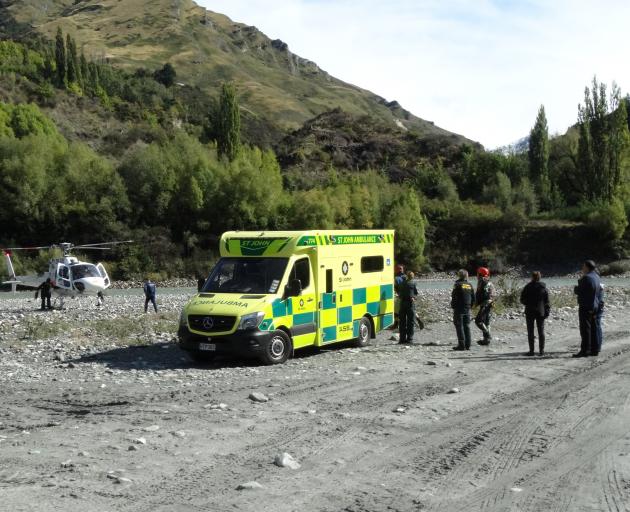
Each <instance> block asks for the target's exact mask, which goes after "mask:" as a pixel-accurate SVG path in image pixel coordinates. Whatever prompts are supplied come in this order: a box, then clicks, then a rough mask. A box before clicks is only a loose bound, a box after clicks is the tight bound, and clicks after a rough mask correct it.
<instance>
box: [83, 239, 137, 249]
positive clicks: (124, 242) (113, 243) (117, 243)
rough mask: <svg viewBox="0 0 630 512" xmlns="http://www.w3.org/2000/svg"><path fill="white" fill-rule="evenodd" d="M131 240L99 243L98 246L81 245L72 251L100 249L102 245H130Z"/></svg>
mask: <svg viewBox="0 0 630 512" xmlns="http://www.w3.org/2000/svg"><path fill="white" fill-rule="evenodd" d="M132 243H133V240H120V241H117V242H101V243H98V244H81V245H75V246H73V248H74V249H83V248H86V247H102V246H103V245H120V244H132Z"/></svg>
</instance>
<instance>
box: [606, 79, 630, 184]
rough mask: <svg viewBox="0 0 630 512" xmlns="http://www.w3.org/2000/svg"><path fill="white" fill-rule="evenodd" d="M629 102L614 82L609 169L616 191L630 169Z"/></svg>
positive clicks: (610, 120)
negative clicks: (629, 168)
mask: <svg viewBox="0 0 630 512" xmlns="http://www.w3.org/2000/svg"><path fill="white" fill-rule="evenodd" d="M628 106H630V105H628V104H627V100H624V99H623V97H622V95H621V90H620V89H619V86H618V85H617V84H616V83H615V82H613V84H612V90H611V93H610V110H611V114H610V116H609V119H608V121H609V130H610V133H609V152H610V153H609V167H610V180H611V182H612V184H613V187H614V189H615V191H617V189H618V188H619V186H620V185H621V184H622V183H623V182H624V181H626V179H627V177H628V167H630V155H629V154H628V153H629V149H630V132H629V130H628V109H627V107H628Z"/></svg>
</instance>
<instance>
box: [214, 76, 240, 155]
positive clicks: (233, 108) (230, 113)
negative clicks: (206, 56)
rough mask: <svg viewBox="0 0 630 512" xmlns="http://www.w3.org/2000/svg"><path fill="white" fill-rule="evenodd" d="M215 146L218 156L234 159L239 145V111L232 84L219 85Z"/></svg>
mask: <svg viewBox="0 0 630 512" xmlns="http://www.w3.org/2000/svg"><path fill="white" fill-rule="evenodd" d="M217 123H218V126H217V130H216V136H217V148H218V151H219V156H220V157H224V156H225V157H226V158H227V159H228V160H230V161H232V160H234V159H235V158H236V157H237V156H238V153H239V151H240V147H241V113H240V109H239V106H238V101H237V100H236V90H235V88H234V85H233V84H226V83H224V84H223V86H222V87H221V97H220V99H219V112H218V119H217Z"/></svg>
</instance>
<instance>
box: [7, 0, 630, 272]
mask: <svg viewBox="0 0 630 512" xmlns="http://www.w3.org/2000/svg"><path fill="white" fill-rule="evenodd" d="M18 3H19V2H18ZM191 12H192V11H191ZM194 12H195V13H196V12H197V11H194ZM68 15H69V14H68V13H66V14H65V16H68ZM84 15H85V13H84ZM90 16H91V17H97V18H98V13H92V14H91V15H90ZM189 16H192V14H190V13H189ZM195 16H196V14H195ZM13 19H14V20H16V23H17V24H16V25H15V26H14V27H13V29H12V30H13V32H14V33H15V34H19V33H20V25H19V23H18V21H19V19H18V18H15V17H14V18H13ZM90 19H91V18H90ZM198 21H199V20H198ZM206 21H207V19H206ZM222 23H224V20H223V21H222ZM42 26H43V27H44V29H42V31H41V32H40V34H39V37H36V38H31V39H29V40H28V42H26V41H25V40H24V41H21V40H20V39H19V38H18V37H17V36H15V39H9V38H7V39H5V40H3V41H0V185H1V186H0V202H1V203H2V205H3V208H2V209H1V210H0V225H1V226H2V230H1V232H0V244H2V245H11V244H14V243H15V244H20V245H22V244H29V245H30V244H33V243H49V242H51V241H59V240H62V239H68V240H71V241H73V242H75V243H80V242H88V241H94V240H105V239H116V238H133V239H134V240H135V241H136V242H137V243H136V244H134V245H133V246H130V247H123V248H120V249H116V250H114V251H112V253H111V254H108V255H107V259H109V260H110V261H109V263H108V266H109V268H110V271H111V273H112V275H113V276H114V277H115V278H117V279H130V278H138V277H141V276H142V274H146V273H151V275H152V276H153V277H155V278H167V277H172V276H184V275H189V276H190V275H193V274H199V273H205V272H206V271H207V267H208V261H209V260H212V259H213V258H214V255H215V251H216V243H217V240H218V236H219V235H220V233H222V232H223V231H225V230H229V229H237V230H239V229H252V230H257V229H260V230H263V229H278V230H280V229H282V230H284V229H331V228H340V229H368V228H378V227H388V228H394V229H396V231H397V234H398V236H397V245H396V252H397V258H398V259H399V260H400V261H403V262H405V263H407V264H408V265H410V266H412V267H415V268H430V267H433V268H437V269H447V268H454V267H458V266H466V265H468V266H471V267H472V266H474V265H477V264H479V263H484V264H487V265H490V266H492V267H493V269H495V270H499V271H502V270H506V269H508V268H509V267H510V265H514V264H525V263H532V264H539V263H544V262H545V258H546V257H547V256H550V257H551V258H554V257H556V258H557V259H558V260H561V258H568V259H569V261H571V262H572V261H574V260H579V259H580V258H581V257H582V256H583V255H582V251H584V252H589V255H591V256H594V257H598V258H607V259H610V260H612V259H621V258H623V257H624V256H625V255H626V253H627V251H626V247H627V246H628V242H629V241H628V239H627V238H626V228H627V226H628V212H629V211H630V187H629V186H628V172H629V167H630V150H629V148H630V142H629V135H628V105H629V102H628V99H627V98H624V97H623V96H622V93H621V91H620V90H619V89H618V88H617V87H616V86H615V85H613V86H612V88H611V89H610V92H608V90H607V88H606V86H605V85H604V84H600V83H598V82H597V80H596V79H594V80H593V83H592V85H591V86H590V87H588V88H587V89H586V91H585V98H584V101H583V105H581V106H580V107H579V109H578V124H577V125H576V126H575V127H573V128H572V129H570V130H569V131H568V132H567V134H566V135H563V136H560V137H556V138H550V137H549V134H548V130H547V120H546V115H545V111H544V108H543V107H541V109H540V111H539V113H538V116H537V118H536V120H535V124H534V126H533V129H532V132H531V134H530V139H529V141H530V143H529V150H527V149H525V150H523V151H520V152H519V151H516V150H513V151H495V152H489V151H485V150H484V149H483V148H482V147H481V146H479V145H478V144H475V143H473V142H471V141H468V140H467V139H464V138H463V137H459V136H457V135H454V134H449V133H448V132H445V131H443V130H440V129H438V128H436V127H432V124H431V123H427V122H426V121H422V120H420V119H418V118H414V117H413V116H411V117H409V116H410V115H408V116H407V117H406V118H405V115H406V114H404V112H403V111H402V109H400V107H399V106H397V105H389V106H388V107H387V108H386V111H387V112H389V114H387V115H385V114H384V112H385V110H383V109H382V108H381V107H382V106H383V105H381V104H378V105H379V106H373V107H365V108H361V109H359V110H357V109H356V108H352V107H351V106H350V104H349V103H348V98H349V96H348V97H346V96H343V94H342V95H341V96H340V97H339V98H338V99H337V100H334V101H333V100H330V96H328V95H329V94H330V91H328V90H327V92H326V95H324V93H323V92H321V91H319V90H317V89H313V91H312V92H313V94H314V96H313V97H310V99H309V101H310V102H312V101H314V100H315V98H316V97H318V96H317V95H318V94H320V93H321V94H322V98H323V97H325V98H327V100H326V101H323V102H322V104H324V103H326V104H325V105H323V106H321V108H318V109H315V110H313V111H310V112H309V113H308V115H310V116H311V119H310V120H306V122H304V120H305V119H306V117H305V116H306V113H305V112H302V114H301V115H302V118H300V116H295V115H293V114H294V113H295V112H294V113H293V114H291V113H289V112H287V111H285V118H284V119H285V120H288V119H289V118H291V119H292V121H291V122H288V121H287V122H286V123H280V122H278V115H280V114H279V113H277V112H276V113H274V115H269V116H267V117H265V116H263V115H261V112H262V110H261V109H260V108H259V109H258V110H257V111H254V110H253V108H254V104H255V103H256V101H261V99H260V98H258V99H256V100H253V99H252V92H251V91H249V90H248V89H247V88H248V87H250V86H251V84H250V83H249V82H239V81H238V80H239V75H238V73H227V74H225V76H222V80H221V81H220V84H219V83H217V84H216V87H214V88H213V89H209V88H207V87H201V86H196V85H186V84H183V83H180V82H179V81H178V80H180V78H179V77H180V73H182V75H183V76H187V77H190V69H189V66H188V65H186V64H182V69H183V71H182V69H180V68H179V67H178V60H177V59H174V61H173V63H171V62H164V61H156V60H155V59H154V58H153V57H154V56H153V57H152V58H150V59H147V60H146V61H144V62H145V66H144V67H141V66H139V65H136V64H137V63H136V64H134V62H135V61H134V60H133V59H131V60H128V61H123V59H122V57H121V55H122V54H121V53H120V52H119V53H116V58H114V59H111V60H110V59H109V58H104V57H102V56H101V57H98V56H96V54H95V53H94V51H86V48H87V49H88V50H89V49H90V48H91V49H92V50H93V40H92V39H91V36H90V35H88V34H89V33H91V32H89V31H88V30H87V29H85V27H84V29H82V30H76V31H73V34H75V35H71V34H67V33H65V32H64V31H63V29H62V28H61V25H60V24H57V25H55V26H54V27H53V26H52V25H50V24H45V25H42ZM241 30H245V29H244V28H243V26H241ZM82 35H83V36H84V37H86V40H85V41H84V40H79V39H78V38H79V37H81V36H82ZM5 36H6V27H5ZM75 37H77V39H76V40H75ZM257 37H258V36H257ZM261 37H262V36H261ZM272 43H273V44H275V45H276V46H278V45H279V43H276V42H270V43H269V44H272ZM230 44H233V42H232V43H230ZM91 45H92V46H91ZM134 48H135V49H136V50H137V47H136V46H133V45H132V48H130V49H129V52H131V53H130V55H133V51H134ZM272 49H273V51H278V50H277V48H275V47H274V48H272ZM119 50H120V49H119ZM265 51H266V50H265ZM270 51H271V50H270ZM294 57H295V56H294ZM248 58H249V57H248ZM295 58H296V59H298V58H297V57H295ZM247 62H250V61H247ZM150 65H153V67H151V68H149V67H147V66H150ZM272 68H273V66H272ZM270 69H271V68H270ZM272 71H273V72H274V73H276V74H277V73H279V72H280V70H279V68H277V67H276V68H273V69H271V71H270V70H267V71H264V70H262V69H261V70H258V71H256V72H259V73H260V78H261V79H262V78H264V77H267V78H269V80H270V84H271V83H273V84H274V86H276V87H280V86H279V85H278V84H277V83H276V82H275V81H274V80H273V79H272V77H270V76H268V74H269V73H271V72H272ZM320 72H321V70H320ZM318 73H319V72H318ZM274 76H275V75H274ZM320 79H321V76H320V75H319V74H316V75H314V76H313V77H311V80H312V82H313V83H314V84H320V82H319V80H320ZM296 80H297V78H296ZM299 80H300V81H301V82H300V83H303V82H304V81H305V80H307V78H306V77H305V76H304V75H303V74H302V75H300V77H299ZM332 80H334V79H332ZM307 81H308V80H307ZM245 84H247V85H245ZM348 87H349V89H348V90H349V91H350V92H348V91H346V93H347V94H350V96H352V97H353V98H354V100H353V102H354V101H355V100H356V99H357V97H361V98H363V100H361V101H359V102H357V103H356V104H357V105H364V106H365V105H366V102H368V100H367V99H366V98H370V100H369V101H374V98H373V97H371V96H369V94H368V93H367V92H366V91H361V90H360V89H356V88H351V87H350V86H348ZM346 93H344V94H346ZM357 95H359V96H357ZM328 100H330V101H328ZM291 101H293V100H290V99H289V97H287V108H289V107H290V105H291ZM252 102H253V103H252ZM304 102H306V99H304ZM335 102H336V103H335ZM368 103H369V102H368ZM377 103H378V102H376V103H375V105H376V104H377ZM352 104H355V103H352ZM334 105H339V106H340V107H339V108H332V106H334ZM327 108H328V110H326V109H327ZM330 108H332V109H330ZM392 113H393V114H392ZM394 114H395V115H394ZM398 114H401V119H402V118H405V119H407V121H408V122H405V123H402V127H401V124H400V123H396V122H394V121H395V119H396V115H398ZM407 114H408V113H407ZM392 116H393V117H392ZM293 128H295V129H293ZM291 130H293V131H291ZM542 240H551V241H552V243H551V244H550V243H549V242H543V241H542ZM560 240H562V241H563V244H562V246H559V245H558V243H559V241H560ZM593 241H595V242H596V243H595V244H593ZM569 242H570V243H569ZM563 250H565V251H566V254H565V252H563ZM45 258H46V255H41V254H36V255H34V257H33V256H26V255H18V256H16V258H15V264H16V267H17V268H16V270H18V272H19V271H21V270H26V269H29V270H32V269H34V268H38V265H40V263H41V261H40V260H42V259H45ZM565 263H566V261H565ZM611 268H615V267H614V265H613V266H611Z"/></svg>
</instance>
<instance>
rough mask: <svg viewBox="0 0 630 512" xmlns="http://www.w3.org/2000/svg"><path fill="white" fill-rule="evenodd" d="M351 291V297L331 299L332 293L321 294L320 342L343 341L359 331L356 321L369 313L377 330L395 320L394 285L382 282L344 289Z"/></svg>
mask: <svg viewBox="0 0 630 512" xmlns="http://www.w3.org/2000/svg"><path fill="white" fill-rule="evenodd" d="M335 293H336V294H340V293H352V301H349V300H348V301H344V302H341V301H339V300H333V294H332V293H323V294H322V295H321V310H320V313H319V315H320V323H319V328H320V332H321V336H322V343H331V342H333V341H345V340H349V339H353V338H356V337H357V336H358V335H359V322H360V320H361V318H363V317H364V316H365V315H367V314H369V315H370V316H371V317H372V318H373V319H374V328H375V331H376V332H379V331H381V330H383V329H384V328H386V327H389V326H390V325H392V324H393V323H394V286H393V285H381V286H369V287H366V288H355V289H354V290H351V291H350V290H344V291H341V292H335Z"/></svg>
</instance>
